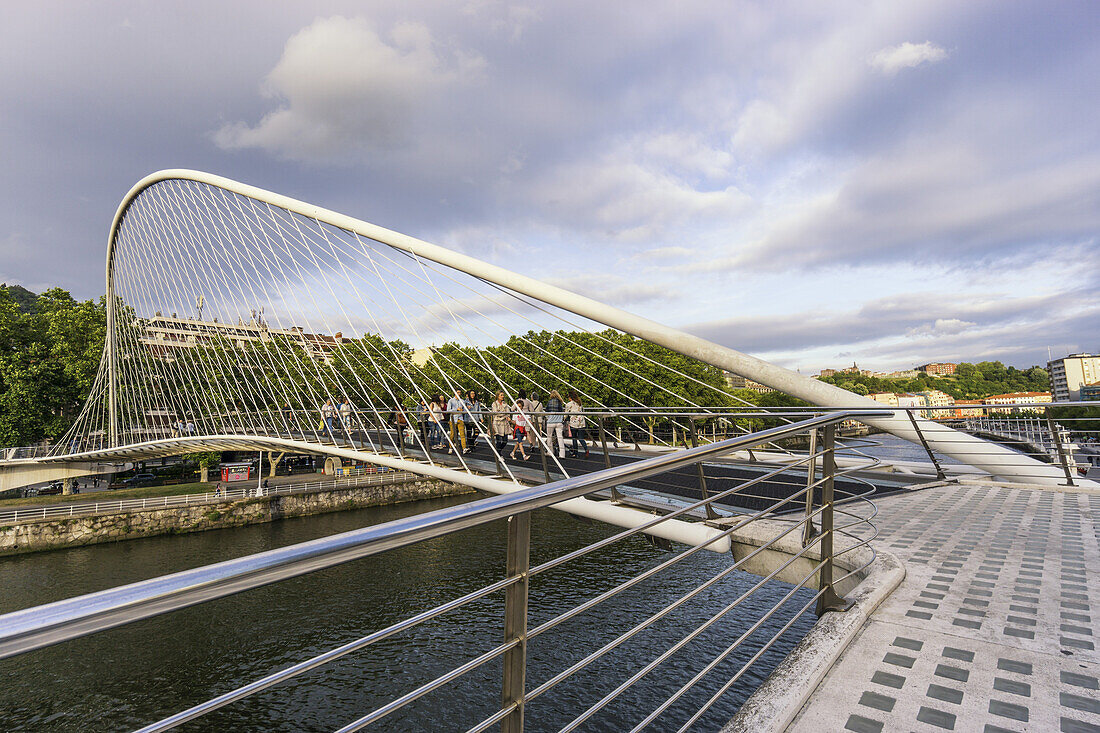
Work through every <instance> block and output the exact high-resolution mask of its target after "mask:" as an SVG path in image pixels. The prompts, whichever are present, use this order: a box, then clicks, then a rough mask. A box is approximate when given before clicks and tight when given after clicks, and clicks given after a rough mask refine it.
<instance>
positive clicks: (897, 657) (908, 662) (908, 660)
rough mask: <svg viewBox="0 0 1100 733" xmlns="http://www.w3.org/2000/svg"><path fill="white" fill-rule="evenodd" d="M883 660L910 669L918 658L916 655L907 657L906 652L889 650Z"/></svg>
mask: <svg viewBox="0 0 1100 733" xmlns="http://www.w3.org/2000/svg"><path fill="white" fill-rule="evenodd" d="M882 661H884V662H886V663H887V664H895V665H897V666H899V667H905V668H906V669H910V668H912V666H913V664H914V663H915V662H916V661H917V660H916V659H915V658H914V657H907V656H905V655H904V654H895V653H894V652H887V653H886V656H884V657H883V658H882Z"/></svg>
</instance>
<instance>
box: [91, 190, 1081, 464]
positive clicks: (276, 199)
mask: <svg viewBox="0 0 1100 733" xmlns="http://www.w3.org/2000/svg"><path fill="white" fill-rule="evenodd" d="M168 180H181V181H193V182H195V183H202V184H207V185H210V186H214V187H217V188H221V189H223V190H225V191H227V192H230V193H234V194H238V195H241V196H245V197H248V198H251V199H253V200H256V201H259V202H262V203H265V204H270V205H272V206H277V207H280V208H282V209H285V210H287V211H290V212H293V213H295V214H299V215H301V216H304V217H308V218H310V219H315V220H317V221H318V222H323V223H325V224H329V225H331V226H334V227H338V228H340V229H344V230H347V231H349V232H353V233H355V234H357V235H359V236H362V237H366V238H368V239H371V240H374V241H376V242H379V243H382V244H385V245H388V246H390V247H394V248H396V249H399V250H402V251H404V252H407V253H410V254H413V255H415V256H417V257H422V258H424V259H427V260H431V261H432V262H435V263H438V264H440V265H444V266H446V267H450V268H453V269H455V270H459V271H461V272H464V273H466V274H468V275H471V276H473V277H476V278H479V279H481V280H484V281H486V282H489V283H492V284H494V285H498V286H500V287H503V288H506V289H508V290H511V291H513V292H516V293H520V294H522V295H525V296H528V297H530V298H534V299H535V300H539V301H541V302H543V303H547V304H549V305H552V306H555V307H558V308H561V309H563V310H566V311H569V312H571V313H573V314H575V315H578V316H581V317H583V318H587V319H589V320H592V321H595V322H597V323H602V324H603V325H605V326H608V327H610V328H614V329H617V330H619V331H622V332H625V333H628V334H631V335H633V336H636V337H638V338H642V339H645V340H647V341H651V342H653V343H655V344H658V345H660V346H663V347H665V348H668V349H671V350H673V351H677V352H679V353H681V354H684V355H686V356H690V357H693V358H695V359H698V360H700V361H703V362H706V363H708V364H711V365H713V366H716V367H719V368H722V369H726V370H728V371H731V372H734V373H735V374H739V375H742V376H744V377H748V378H749V379H752V380H753V381H756V382H759V383H761V384H764V385H767V386H769V387H772V388H773V389H776V390H779V391H781V392H785V393H787V394H790V395H793V396H795V397H798V398H800V399H803V400H806V401H807V402H810V403H812V404H815V405H820V406H827V407H834V408H852V409H861V408H862V409H879V410H881V409H882V405H881V404H880V403H878V402H875V401H874V400H871V399H869V398H867V397H863V396H860V395H857V394H854V393H852V392H849V391H847V390H844V389H841V388H840V387H836V386H833V385H831V384H828V383H826V382H822V381H819V380H817V379H812V378H809V377H804V376H802V375H801V374H799V373H797V372H793V371H791V370H789V369H784V368H783V367H779V366H776V365H774V364H771V363H769V362H766V361H764V360H763V359H758V358H756V357H754V356H750V355H748V354H744V353H742V352H740V351H736V350H734V349H731V348H728V347H725V346H720V345H718V344H715V343H713V342H710V341H707V340H705V339H702V338H699V337H698V336H693V335H691V334H688V333H685V332H683V331H680V330H677V329H674V328H670V327H668V326H664V325H662V324H660V323H656V322H655V321H651V320H649V319H647V318H642V317H641V316H637V315H634V314H632V313H628V312H627V311H624V310H621V309H619V308H615V307H613V306H609V305H606V304H604V303H600V302H598V301H596V300H593V299H591V298H587V297H585V296H582V295H578V294H576V293H572V292H569V291H567V290H564V289H562V288H559V287H555V286H553V285H549V284H547V283H544V282H540V281H539V280H536V279H534V278H531V277H527V276H525V275H520V274H518V273H515V272H511V271H509V270H505V269H504V268H502V267H498V266H496V265H492V264H489V263H487V262H483V261H481V260H478V259H476V258H474V257H470V256H468V255H464V254H460V253H458V252H453V251H451V250H448V249H445V248H443V247H440V246H438V245H434V244H431V243H429V242H425V241H423V240H420V239H417V238H415V237H410V236H409V235H407V234H401V233H400V232H395V231H392V230H390V229H385V228H383V227H380V226H377V225H375V224H370V223H368V222H365V221H361V220H359V219H355V218H354V217H350V216H347V215H345V214H340V213H338V212H335V211H331V210H329V209H325V208H322V207H320V206H315V205H313V204H308V203H305V202H303V201H298V200H297V199H293V198H290V197H288V196H283V195H282V194H278V193H274V192H272V191H267V190H264V189H261V188H257V187H255V186H250V185H247V184H244V183H240V182H238V181H234V180H231V179H228V178H223V177H221V176H217V175H213V174H211V173H204V172H202V171H193V170H186V169H170V170H162V171H158V172H156V173H153V174H151V175H149V176H146V177H145V178H143V179H142V180H141V181H139V182H138V183H137V184H135V185H134V187H133V188H131V189H130V191H129V192H128V193H127V194H126V196H125V197H124V198H123V200H122V203H121V204H120V205H119V207H118V210H117V211H116V213H115V217H114V220H113V222H112V224H111V231H110V235H109V237H108V242H107V263H106V279H107V319H108V328H107V333H108V336H107V344H106V349H107V352H108V354H107V357H108V358H107V362H108V376H109V382H108V403H109V408H108V409H109V437H110V444H111V445H112V446H114V445H116V444H117V428H118V425H117V413H116V404H115V400H116V394H115V389H116V379H117V371H116V349H115V347H116V344H115V339H114V336H113V334H114V328H115V309H114V297H113V296H114V257H115V247H116V242H117V238H118V234H119V228H120V226H121V224H122V222H123V220H124V219H125V217H126V213H127V211H128V210H129V208H130V206H131V205H132V204H133V203H134V202H135V201H136V200H137V199H138V198H139V197H140V196H141V194H142V192H144V191H145V190H146V189H148V188H150V187H151V186H153V185H155V184H157V183H160V182H162V181H168ZM863 422H866V423H867V424H869V425H873V426H874V427H877V428H879V429H881V430H884V431H886V432H889V433H892V434H894V435H897V436H899V437H901V438H904V439H905V440H908V441H910V442H913V443H918V442H919V440H920V438H919V436H918V433H917V431H916V430H914V428H913V424H912V423H911V422H910V420H909V418H908V416H906V415H905V414H904V413H900V414H898V413H895V414H891V415H888V416H883V417H880V418H866V419H864V420H863ZM917 422H918V424H919V425H920V430H921V432H922V433H923V434H924V438H925V440H926V441H927V442H928V444H929V446H930V447H931V448H932V449H934V450H936V451H938V452H940V453H943V454H945V455H948V456H951V457H953V458H956V459H958V460H960V461H962V462H964V463H967V464H969V465H972V466H974V467H976V468H980V469H982V470H984V471H988V472H989V473H991V474H993V475H997V476H1003V477H1005V478H1017V479H1020V478H1023V479H1026V480H1027V481H1029V482H1031V483H1042V484H1059V483H1062V482H1064V481H1065V478H1064V475H1063V474H1062V472H1061V471H1059V470H1056V469H1055V467H1054V466H1050V465H1048V464H1045V463H1042V462H1040V461H1037V460H1035V459H1033V458H1030V457H1028V456H1025V455H1023V454H1020V453H1017V452H1015V451H1012V450H1009V449H1008V448H1005V447H1003V446H1000V445H998V444H996V443H992V442H989V441H986V440H982V439H980V438H977V437H974V436H972V435H969V434H967V433H963V432H960V431H957V430H954V429H952V428H949V427H947V426H945V425H941V424H939V423H936V422H933V421H930V420H925V419H923V418H922V419H918V420H917Z"/></svg>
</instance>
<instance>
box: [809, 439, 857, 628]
mask: <svg viewBox="0 0 1100 733" xmlns="http://www.w3.org/2000/svg"><path fill="white" fill-rule="evenodd" d="M835 448H836V425H828V426H826V427H825V431H824V436H823V440H822V446H821V478H822V482H821V544H820V549H821V570H819V571H818V590H819V591H820V593H821V594H820V595H819V596H818V597H817V615H818V616H821V615H823V614H824V613H825V612H826V611H847V610H848V609H849V608H851V607H852V602H851V601H847V600H845V599H843V598H841V597H840V596H839V595H837V592H836V589H834V588H833V484H834V479H835V476H836V455H835V453H834V450H835Z"/></svg>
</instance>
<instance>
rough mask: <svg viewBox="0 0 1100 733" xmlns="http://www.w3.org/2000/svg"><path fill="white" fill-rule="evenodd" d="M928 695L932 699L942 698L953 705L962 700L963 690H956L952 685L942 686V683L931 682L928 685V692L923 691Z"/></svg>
mask: <svg viewBox="0 0 1100 733" xmlns="http://www.w3.org/2000/svg"><path fill="white" fill-rule="evenodd" d="M925 694H926V695H928V697H931V698H932V699H934V700H943V701H944V702H949V703H952V704H954V705H958V704H959V703H961V702H962V700H963V691H962V690H956V689H955V688H953V687H944V686H943V685H937V684H934V683H933V684H931V685H928V692H926V693H925Z"/></svg>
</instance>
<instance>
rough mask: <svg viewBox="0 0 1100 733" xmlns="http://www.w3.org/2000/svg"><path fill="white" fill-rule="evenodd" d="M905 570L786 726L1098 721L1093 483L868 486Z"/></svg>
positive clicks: (883, 541)
mask: <svg viewBox="0 0 1100 733" xmlns="http://www.w3.org/2000/svg"><path fill="white" fill-rule="evenodd" d="M875 503H876V505H877V506H878V509H879V514H878V516H877V518H876V519H875V524H876V525H877V527H878V529H879V533H880V534H879V538H878V540H877V541H876V542H875V545H876V547H878V548H879V549H880V550H885V551H887V552H890V553H893V554H894V555H895V556H896V557H897V558H898V559H899V560H901V561H902V563H903V564H904V566H905V571H906V575H905V579H904V580H903V581H902V583H901V585H900V586H899V587H898V588H897V589H896V590H895V591H894V592H893V593H892V594H890V595H889V596H888V597H887V598H886V600H885V601H884V602H883V603H882V605H880V606H879V607H878V608H877V609H876V610H875V611H874V612H873V613H872V614H871V616H870V618H869V620H868V621H867V622H866V623H865V624H864V625H863V628H862V629H861V630H860V632H859V634H858V636H857V637H856V638H855V640H854V641H853V642H852V644H851V645H850V646H848V648H847V649H846V650H845V651H844V652H843V654H841V656H840V658H839V659H838V660H837V662H836V663H835V664H834V665H833V666H832V667H831V669H830V670H829V672H828V673H827V675H826V676H825V679H824V680H823V681H822V682H821V684H819V685H818V687H817V689H816V690H815V691H814V692H813V694H812V696H811V697H810V698H809V700H808V702H807V703H806V705H805V706H804V707H803V709H802V711H801V713H800V714H799V715H798V716H797V717H796V719H795V720H794V722H793V725H792V726H791V729H792V730H794V731H802V732H807V733H818V732H819V731H823V730H838V731H839V730H851V731H861V732H872V733H873V732H874V731H895V730H913V731H942V730H958V731H986V732H988V733H995V732H997V731H1065V732H1067V733H1084V732H1085V731H1100V692H1098V679H1100V652H1098V651H1097V648H1096V644H1097V637H1098V636H1100V623H1098V616H1097V612H1098V610H1100V550H1098V542H1100V492H1098V491H1095V490H1074V489H1064V488H1034V489H1032V488H1026V489H1025V488H1015V487H1012V488H1010V487H1007V486H1004V485H997V484H995V483H992V482H965V483H963V484H961V485H957V484H948V485H944V486H939V487H935V488H928V489H924V490H919V491H913V492H909V493H906V494H902V495H896V496H890V497H882V498H879V499H876V501H875Z"/></svg>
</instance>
